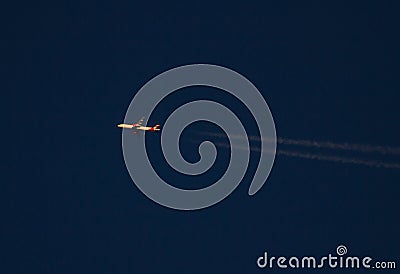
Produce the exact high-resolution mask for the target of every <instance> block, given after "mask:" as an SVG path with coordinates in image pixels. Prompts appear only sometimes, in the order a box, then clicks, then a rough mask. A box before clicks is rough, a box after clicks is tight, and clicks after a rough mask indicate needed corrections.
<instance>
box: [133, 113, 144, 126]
mask: <svg viewBox="0 0 400 274" xmlns="http://www.w3.org/2000/svg"><path fill="white" fill-rule="evenodd" d="M143 121H144V116H143V117H142V118H141V119H140V120H139V121H138V122H137V123H136V124H133V125H134V126H137V127H140V126H141V125H142V123H143Z"/></svg>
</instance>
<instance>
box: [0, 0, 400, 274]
mask: <svg viewBox="0 0 400 274" xmlns="http://www.w3.org/2000/svg"><path fill="white" fill-rule="evenodd" d="M5 6H7V5H5ZM399 8H400V6H399V4H398V3H397V2H396V1H384V2H382V3H378V2H376V1H364V2H361V1H360V2H359V3H358V4H357V3H351V4H350V3H348V1H342V2H341V1H334V2H332V3H325V2H321V1H311V2H308V3H304V2H301V1H292V2H286V1H279V3H278V2H277V3H264V4H255V3H244V2H243V3H240V4H238V3H232V2H225V3H218V4H217V3H206V2H197V3H186V4H182V3H180V4H178V3H176V4H173V3H170V2H166V3H164V4H159V3H158V4H156V3H149V4H143V3H142V4H133V2H131V1H124V2H122V3H115V2H108V3H106V2H104V1H96V2H94V1H93V2H89V1H87V2H85V3H72V2H71V1H64V2H57V3H56V2H48V3H46V2H40V3H38V2H26V3H15V4H12V6H11V4H9V6H7V7H4V9H2V12H3V13H4V15H2V16H1V17H0V18H1V19H0V23H1V26H2V34H1V43H0V49H1V52H2V57H1V62H0V69H1V75H2V81H1V82H2V83H1V89H2V94H3V98H4V100H3V102H4V103H5V106H4V107H3V109H4V110H5V112H4V115H5V117H6V119H7V120H8V123H7V122H6V126H4V130H3V135H5V140H4V144H5V151H6V154H5V155H6V156H5V157H6V159H5V161H4V162H3V164H2V166H3V167H4V169H5V173H4V174H5V176H4V177H3V179H2V183H1V194H3V195H4V198H2V199H1V207H2V208H3V210H4V213H3V214H2V215H3V218H2V225H1V227H2V230H1V231H2V233H1V234H2V235H3V237H2V240H1V246H2V250H3V252H4V253H3V254H2V255H1V259H0V272H1V273H59V274H61V273H75V274H76V273H256V272H262V271H259V270H258V269H257V266H256V263H255V262H256V259H257V257H258V256H260V255H261V254H262V253H263V252H264V251H268V252H271V253H274V254H276V255H285V256H291V255H298V256H301V255H315V256H322V255H325V254H327V253H329V252H331V253H334V251H335V249H336V247H337V246H338V245H339V244H345V245H346V246H347V247H348V249H349V252H350V254H357V255H358V254H359V255H363V256H364V255H370V256H373V257H375V258H377V259H386V260H395V259H398V258H399V255H400V254H399V251H398V247H399V244H400V237H399V234H398V231H400V221H399V218H398V211H399V201H398V197H399V194H400V186H399V179H400V171H399V170H390V169H380V168H369V167H363V166H357V165H345V164H338V163H330V162H319V161H314V160H303V159H295V158H286V157H284V156H278V157H277V159H276V161H275V164H274V167H273V170H272V173H271V175H270V177H269V179H268V182H267V183H266V184H265V186H264V187H263V189H262V190H261V191H260V192H259V193H257V194H256V195H255V196H254V197H249V196H247V190H248V186H249V184H250V182H251V172H249V176H247V177H246V178H245V180H244V181H243V182H242V184H241V185H240V186H239V187H238V188H237V189H236V190H235V191H234V192H233V193H232V195H231V196H229V197H228V198H227V199H226V200H224V201H223V202H222V203H220V204H217V205H216V206H213V207H211V208H208V209H205V210H200V211H195V212H180V211H176V210H171V209H168V208H164V207H161V206H159V205H158V204H155V203H153V202H152V201H151V200H149V199H148V198H146V197H145V196H144V195H143V194H142V193H141V192H140V191H139V190H138V189H137V188H136V187H135V186H134V184H133V183H132V181H131V179H130V177H129V174H128V172H127V170H126V167H125V164H124V161H123V157H122V150H121V132H120V131H119V129H118V128H116V124H118V123H120V122H122V120H123V118H124V115H125V111H126V108H127V106H128V104H129V103H130V101H131V99H132V98H133V96H134V94H135V92H136V91H137V90H139V89H140V88H141V87H142V86H143V85H144V84H145V83H146V82H147V81H149V80H150V79H151V78H152V77H154V76H156V75H157V74H159V73H161V72H163V71H165V70H167V69H170V68H173V67H176V66H179V65H185V64H192V63H211V64H217V65H222V66H225V67H228V68H231V69H233V70H235V71H238V72H239V73H241V74H242V75H244V76H245V77H247V78H248V79H249V80H250V81H252V82H253V83H254V84H255V85H256V86H257V88H258V89H259V90H260V91H261V93H262V94H263V96H264V98H265V99H266V101H267V102H268V104H269V107H270V109H271V111H272V114H273V116H274V119H275V125H276V129H277V134H278V136H280V137H288V138H299V139H315V140H330V141H334V142H352V143H360V144H371V145H388V146H399V145H400V142H399V140H400V130H399V123H398V121H399V119H400V112H399V108H398V104H399V100H400V93H399V90H400V83H399V77H398V76H399V72H400V70H399V67H400V54H399V50H398V49H399V48H400V41H399V37H398V36H399V35H398V30H399V26H400V20H399V17H398V10H399ZM198 89H199V91H200V92H201V93H202V94H203V95H207V92H209V91H207V90H206V89H204V90H201V88H198ZM184 91H185V90H183V91H182V92H184ZM192 95H193V96H194V97H196V96H198V95H197V93H196V96H195V92H194V91H193V90H190V89H187V90H186V95H183V96H175V98H169V100H168V102H166V105H165V106H164V108H165V109H168V104H170V105H169V106H174V105H179V104H180V103H181V102H182V101H183V100H185V99H188V98H189V99H190V96H192ZM185 96H189V97H185ZM219 100H220V102H222V103H226V104H234V103H235V102H233V101H232V98H226V99H224V98H222V99H221V98H220V99H219ZM170 110H171V109H170ZM239 112H241V111H239ZM239 115H241V114H240V113H239ZM242 115H244V116H245V117H244V121H246V119H247V118H246V114H245V113H244V112H243V113H242ZM152 119H154V121H155V120H157V119H158V117H154V118H153V117H152ZM249 123H251V121H249ZM200 126H201V125H200ZM156 141H157V140H156ZM183 147H184V149H183V154H184V155H186V157H188V159H190V158H191V157H194V158H193V159H195V158H196V155H195V154H193V153H192V151H194V149H195V147H194V146H193V144H192V145H188V144H186V145H183ZM151 153H156V151H152V152H151ZM222 153H224V152H222ZM193 155H194V156H193ZM255 156H257V155H255ZM381 159H382V157H381ZM383 160H391V161H396V160H397V162H398V161H399V159H398V158H397V159H392V158H390V159H386V158H385V157H384V158H383ZM221 167H223V162H222V164H221ZM159 168H160V173H162V174H164V175H165V176H172V178H174V177H173V176H177V175H176V174H169V173H172V172H171V170H170V169H168V167H166V166H163V165H160V166H159ZM221 172H223V171H221V170H220V169H218V168H217V169H216V170H214V175H218V174H221ZM212 175H213V174H211V176H212ZM178 183H179V182H178ZM198 183H199V186H200V185H201V183H202V182H198ZM265 271H269V272H271V270H265Z"/></svg>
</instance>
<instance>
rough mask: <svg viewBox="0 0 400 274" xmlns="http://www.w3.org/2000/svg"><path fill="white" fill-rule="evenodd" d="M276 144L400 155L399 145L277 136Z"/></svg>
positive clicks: (251, 138)
mask: <svg viewBox="0 0 400 274" xmlns="http://www.w3.org/2000/svg"><path fill="white" fill-rule="evenodd" d="M205 134H206V135H209V136H216V137H225V136H226V135H224V134H219V133H205ZM229 137H230V138H235V139H246V138H248V139H250V140H255V141H262V142H271V141H272V140H271V139H265V138H264V139H261V138H260V137H258V136H248V137H247V136H239V135H229ZM277 142H278V144H283V145H297V146H303V147H314V148H329V149H338V150H347V151H356V152H363V153H380V154H391V155H400V147H388V146H372V145H361V144H349V143H333V142H329V141H311V140H296V139H289V138H277Z"/></svg>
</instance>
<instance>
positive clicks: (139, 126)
mask: <svg viewBox="0 0 400 274" xmlns="http://www.w3.org/2000/svg"><path fill="white" fill-rule="evenodd" d="M143 120H144V117H142V119H140V120H139V121H138V122H137V123H135V124H131V125H130V124H119V125H118V127H120V128H127V129H133V130H143V131H158V130H160V129H159V128H158V127H159V126H160V125H155V126H154V127H146V126H143V125H142V123H143ZM134 133H136V132H134Z"/></svg>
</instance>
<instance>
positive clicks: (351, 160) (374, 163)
mask: <svg viewBox="0 0 400 274" xmlns="http://www.w3.org/2000/svg"><path fill="white" fill-rule="evenodd" d="M216 145H219V146H222V147H230V145H229V144H226V143H216ZM235 148H238V149H246V150H247V149H248V148H247V147H240V146H235ZM250 150H252V151H258V152H260V151H261V150H260V148H254V147H251V149H250ZM265 153H272V151H265ZM276 153H277V154H278V155H284V156H288V157H297V158H303V159H311V160H320V161H330V162H336V163H344V164H356V165H364V166H369V167H383V168H396V169H400V164H397V163H388V162H380V161H373V160H363V159H357V158H349V157H342V156H328V155H322V154H318V153H304V152H298V151H290V150H281V149H278V150H277V151H276Z"/></svg>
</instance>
